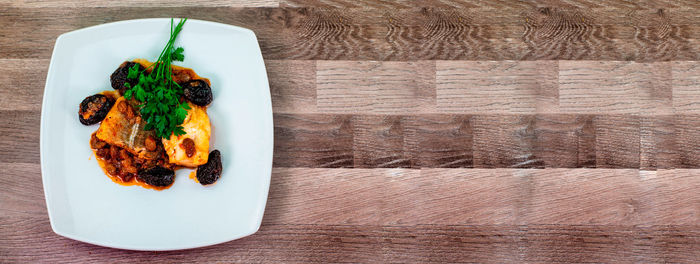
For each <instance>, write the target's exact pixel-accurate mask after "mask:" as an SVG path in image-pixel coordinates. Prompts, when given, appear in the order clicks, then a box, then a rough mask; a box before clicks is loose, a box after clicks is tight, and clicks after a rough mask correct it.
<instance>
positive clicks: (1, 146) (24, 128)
mask: <svg viewBox="0 0 700 264" xmlns="http://www.w3.org/2000/svg"><path fill="white" fill-rule="evenodd" d="M0 119H2V120H3V122H0V162H20V163H39V129H28V128H38V127H39V121H40V119H41V113H40V112H38V111H4V110H3V111H0Z"/></svg>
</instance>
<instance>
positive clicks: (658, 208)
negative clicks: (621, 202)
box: [639, 169, 700, 225]
mask: <svg viewBox="0 0 700 264" xmlns="http://www.w3.org/2000/svg"><path fill="white" fill-rule="evenodd" d="M639 176H640V180H641V181H642V184H641V186H640V187H642V190H643V193H642V197H643V200H644V201H645V202H646V203H648V205H647V206H646V208H640V209H642V210H640V216H641V217H642V219H646V220H645V221H644V224H646V225H675V224H681V225H684V224H691V223H698V222H700V207H699V206H698V205H700V198H698V195H697V190H698V188H700V177H698V176H700V171H698V170H685V169H674V170H658V171H640V173H639ZM693 205H694V206H693Z"/></svg>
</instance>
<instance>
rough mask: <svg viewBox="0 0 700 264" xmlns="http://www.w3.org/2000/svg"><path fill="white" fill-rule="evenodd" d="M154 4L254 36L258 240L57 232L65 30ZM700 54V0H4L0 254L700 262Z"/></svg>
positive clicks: (130, 259) (132, 14) (34, 258)
mask: <svg viewBox="0 0 700 264" xmlns="http://www.w3.org/2000/svg"><path fill="white" fill-rule="evenodd" d="M146 17H190V18H196V19H204V20H211V21H217V22H223V23H227V24H232V25H238V26H242V27H246V28H250V29H252V30H253V31H255V33H256V35H257V36H258V39H259V41H260V45H261V49H262V52H263V56H264V58H265V63H266V65H267V71H268V75H269V79H270V89H271V92H272V104H273V109H274V124H275V151H274V169H273V173H272V183H271V186H270V193H269V199H268V203H267V209H266V211H265V216H264V219H263V225H262V227H261V229H260V231H259V232H258V233H256V234H254V235H252V236H250V237H247V238H243V239H240V240H237V241H233V242H229V243H224V244H220V245H216V246H211V247H206V248H201V249H193V250H184V251H174V252H134V251H122V250H115V249H109V248H102V247H99V246H93V245H89V244H84V243H81V242H76V241H72V240H69V239H66V238H63V237H59V236H58V235H56V234H54V233H53V232H52V231H51V227H50V226H49V219H48V216H47V213H46V207H45V202H44V195H43V191H42V187H41V172H40V167H39V116H40V111H41V99H42V92H43V87H44V81H45V76H46V71H47V68H48V64H49V60H50V55H51V51H52V47H53V44H54V41H55V39H56V37H57V36H58V35H60V34H62V33H65V32H68V31H72V30H75V29H79V28H83V27H87V26H92V25H97V24H102V23H105V22H112V21H118V20H125V19H135V18H146ZM699 60H700V3H699V2H698V1H696V0H679V1H662V0H659V1H654V0H645V1H627V0H611V1H593V0H566V1H550V0H542V1H504V0H496V1H479V0H466V1H452V0H431V1H411V0H400V1H369V0H362V1H350V0H316V1H296V0H281V1H278V0H257V1H239V0H232V1H224V0H219V1H187V2H186V3H185V2H182V1H168V0H156V1H148V2H140V1H135V0H125V1H101V0H91V1H78V0H70V1H55V0H54V1H32V0H19V1H16V0H0V66H1V67H2V73H1V74H0V87H1V90H0V119H1V120H2V122H0V171H2V176H1V177H0V262H3V263H5V262H46V263H56V262H124V263H137V262H146V261H148V262H203V261H217V262H221V261H223V262H227V261H239V262H318V263H329V262H400V263H427V262H440V263H443V262H505V263H513V262H528V263H541V262H621V263H630V262H638V263H639V262H641V263H650V262H658V263H661V262H685V263H698V262H700V129H699V128H700V63H698V61H699ZM76 107H77V106H76ZM76 109H77V108H76ZM86 140H87V139H86ZM86 142H87V141H86Z"/></svg>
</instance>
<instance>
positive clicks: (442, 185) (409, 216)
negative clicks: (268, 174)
mask: <svg viewBox="0 0 700 264" xmlns="http://www.w3.org/2000/svg"><path fill="white" fill-rule="evenodd" d="M698 176H700V170H698V169H691V170H689V169H674V170H658V171H639V170H637V169H549V168H548V169H542V170H530V169H466V168H437V169H420V170H415V169H345V168H340V169H314V168H275V169H274V170H273V174H272V182H273V184H272V185H271V191H270V196H269V199H268V208H269V210H266V214H265V217H264V218H263V219H264V221H263V222H264V224H266V225H267V224H302V225H303V224H324V225H347V224H349V225H391V226H416V225H616V226H639V225H643V226H652V225H666V224H671V225H694V224H697V222H698V220H700V208H699V207H698V206H697V205H698V198H697V197H695V196H694V193H693V192H694V190H696V189H697V187H698V185H700V178H698ZM357 197H363V198H362V199H356V198H357ZM671 219H672V221H671Z"/></svg>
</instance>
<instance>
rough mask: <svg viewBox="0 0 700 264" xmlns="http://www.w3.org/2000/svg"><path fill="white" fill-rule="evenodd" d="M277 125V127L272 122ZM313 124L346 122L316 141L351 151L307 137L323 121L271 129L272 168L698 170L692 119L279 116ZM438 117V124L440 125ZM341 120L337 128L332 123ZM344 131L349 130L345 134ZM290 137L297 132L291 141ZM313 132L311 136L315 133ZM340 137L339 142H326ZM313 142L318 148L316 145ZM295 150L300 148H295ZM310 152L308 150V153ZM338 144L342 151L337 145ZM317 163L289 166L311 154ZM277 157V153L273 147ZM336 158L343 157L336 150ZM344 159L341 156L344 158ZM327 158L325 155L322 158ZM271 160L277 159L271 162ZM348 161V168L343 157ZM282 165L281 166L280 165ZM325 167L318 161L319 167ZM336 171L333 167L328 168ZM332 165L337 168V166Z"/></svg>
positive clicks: (694, 120)
mask: <svg viewBox="0 0 700 264" xmlns="http://www.w3.org/2000/svg"><path fill="white" fill-rule="evenodd" d="M275 118H276V119H275V122H276V124H278V120H277V117H275ZM298 118H301V119H305V118H312V119H313V118H319V119H324V120H345V121H342V122H341V121H328V122H332V123H333V122H335V123H336V124H337V125H338V126H340V124H341V123H343V122H346V124H345V126H347V127H348V129H339V130H333V132H331V133H330V134H329V135H327V136H323V137H321V139H323V138H327V139H323V140H321V141H320V142H326V141H328V142H332V143H333V144H336V145H334V146H337V147H338V148H340V149H345V148H349V144H350V143H348V142H350V141H347V142H346V141H344V140H345V139H347V140H350V139H352V148H353V152H352V153H350V154H347V156H346V155H338V156H334V157H328V156H323V157H322V155H321V154H320V153H326V154H328V153H330V152H332V151H331V150H329V149H326V147H325V146H326V144H331V143H323V144H318V142H319V141H313V140H314V139H313V138H311V134H306V133H307V131H318V130H325V129H328V128H326V126H327V124H326V123H324V122H325V121H324V122H321V123H314V122H303V123H295V125H294V126H298V128H297V129H291V130H290V129H288V128H283V129H282V130H276V131H275V134H276V144H277V145H276V146H278V147H283V146H284V149H283V150H282V149H280V150H281V152H280V153H284V154H279V158H280V161H279V163H278V162H275V166H278V167H290V166H301V167H323V166H329V165H328V164H336V163H338V162H340V163H342V164H345V165H342V166H341V167H360V168H378V167H394V168H397V167H411V168H438V167H475V168H508V167H522V168H545V167H547V168H583V167H586V168H595V167H597V168H643V169H652V170H653V169H656V168H677V167H678V168H698V166H700V164H698V163H697V160H700V157H697V153H700V151H698V150H699V149H700V147H699V146H698V144H697V142H700V134H698V133H696V132H695V131H696V129H695V128H696V127H698V126H700V124H697V123H698V122H700V121H698V120H700V117H698V116H697V115H675V116H673V115H653V116H639V115H636V114H616V115H570V114H538V115H497V114H494V115H476V116H470V115H442V114H441V115H435V114H418V115H406V116H403V115H401V116H398V115H352V116H347V115H319V114H314V115H302V114H298V115H297V114H295V115H283V116H282V118H281V119H279V120H280V121H279V124H280V125H278V126H279V127H284V126H288V125H287V124H286V123H287V121H286V120H290V119H291V120H294V119H298ZM443 118H444V119H443ZM338 122H340V123H338ZM350 127H352V128H351V129H350ZM296 133H301V134H299V135H298V136H296ZM313 133H316V132H313ZM332 136H335V137H338V141H337V142H335V141H333V140H332ZM314 142H316V143H314ZM297 146H304V148H301V149H297ZM310 146H313V147H310ZM341 146H342V147H341ZM313 148H317V150H316V151H315V152H316V153H318V155H321V156H319V157H317V158H318V160H317V161H316V162H320V163H318V164H316V163H314V162H309V161H305V162H302V161H299V162H292V160H294V159H300V158H299V157H307V156H308V155H310V154H309V153H307V151H310V149H313ZM276 151H278V150H277V149H276ZM341 152H342V151H341ZM343 153H345V152H343ZM328 155H331V154H328ZM276 157H277V156H276ZM349 158H350V159H353V160H354V163H352V164H347V163H345V162H347V160H346V159H349ZM282 160H285V161H282ZM321 161H323V162H321ZM334 166H335V165H334ZM335 167H337V166H335Z"/></svg>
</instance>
